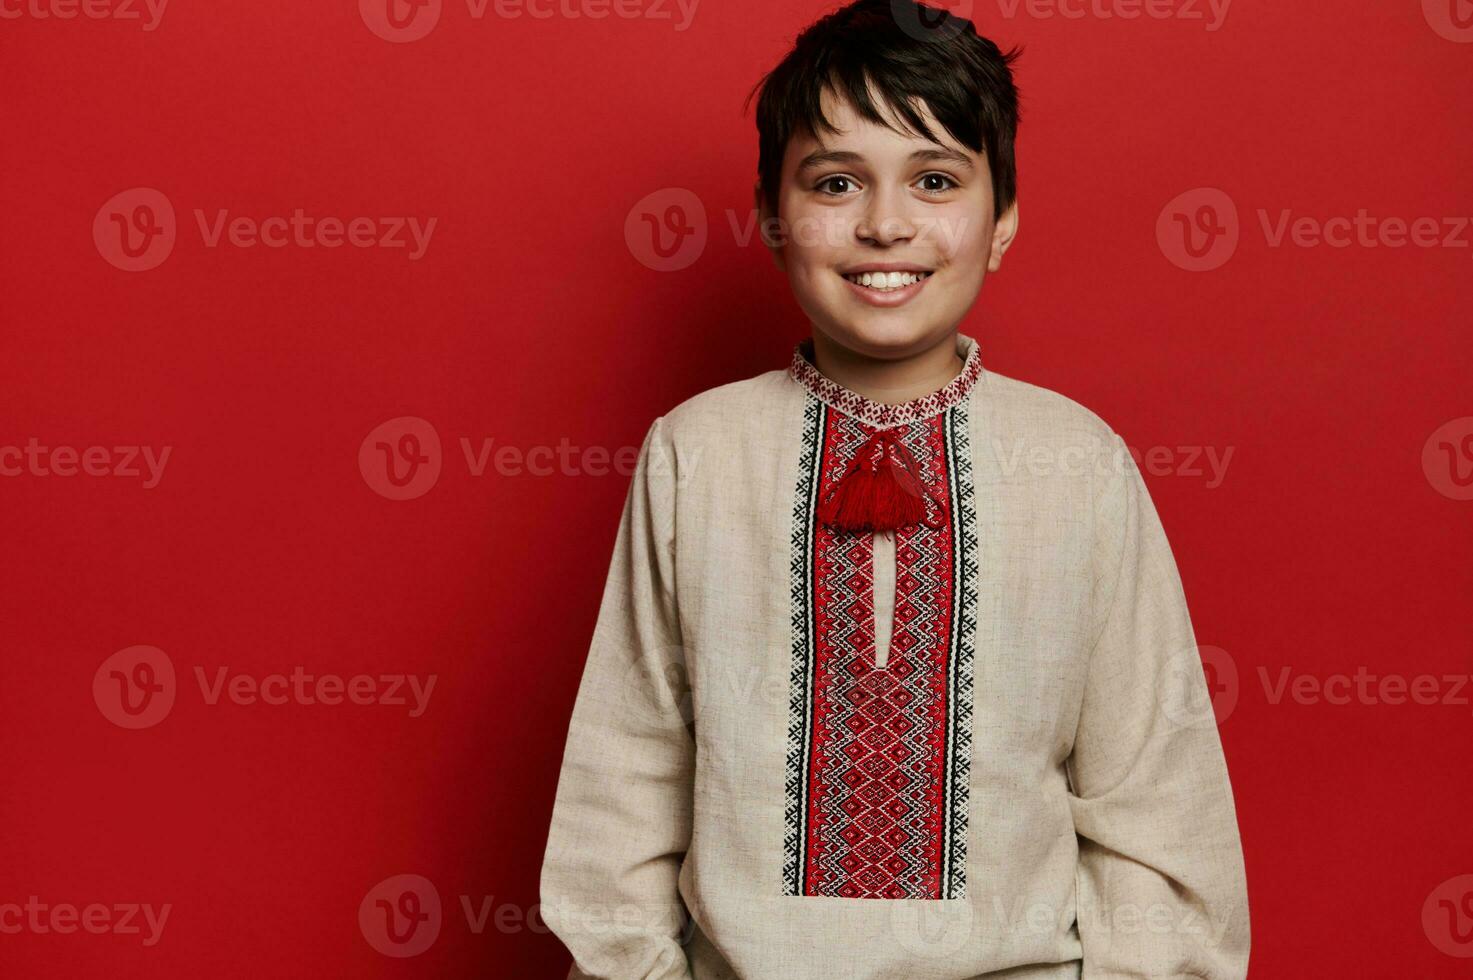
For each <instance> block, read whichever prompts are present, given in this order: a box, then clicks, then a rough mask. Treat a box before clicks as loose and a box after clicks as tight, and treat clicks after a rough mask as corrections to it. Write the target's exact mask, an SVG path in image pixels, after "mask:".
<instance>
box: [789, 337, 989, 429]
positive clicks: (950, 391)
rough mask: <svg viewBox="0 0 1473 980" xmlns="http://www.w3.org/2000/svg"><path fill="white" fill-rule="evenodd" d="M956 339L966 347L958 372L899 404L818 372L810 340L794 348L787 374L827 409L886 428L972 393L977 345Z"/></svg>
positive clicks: (979, 362) (979, 363)
mask: <svg viewBox="0 0 1473 980" xmlns="http://www.w3.org/2000/svg"><path fill="white" fill-rule="evenodd" d="M959 342H960V343H961V344H962V345H963V346H965V347H966V349H967V352H966V355H965V358H964V360H963V362H962V370H961V373H960V374H958V375H957V376H956V377H955V378H952V379H951V381H950V382H949V383H947V385H946V387H944V388H941V389H940V390H938V391H934V392H932V393H931V394H929V395H926V396H925V397H923V398H917V399H915V400H914V401H908V402H905V403H904V404H901V405H886V404H884V403H883V402H877V401H874V400H873V399H870V398H866V397H865V396H863V395H861V394H859V393H858V392H855V391H850V390H849V389H848V388H845V387H844V386H843V385H841V384H838V383H837V382H834V381H831V380H830V379H828V378H826V377H824V376H823V375H822V374H820V373H819V371H818V368H816V367H814V366H813V361H812V357H813V342H812V341H811V340H805V341H803V342H802V343H801V344H799V345H798V346H797V348H796V349H795V350H794V351H793V360H792V363H790V364H789V365H788V374H789V375H791V376H792V378H793V380H795V381H797V382H798V383H799V384H801V385H802V386H803V387H805V388H807V389H808V391H809V392H810V393H811V394H812V395H813V397H815V398H817V399H818V400H819V401H821V402H823V403H824V404H825V405H827V406H829V407H830V408H836V409H838V410H839V411H841V412H843V413H844V414H845V415H848V416H851V417H853V418H857V419H859V420H860V421H861V422H867V423H869V424H870V425H873V426H876V427H880V428H888V427H890V426H892V425H904V424H906V423H907V422H913V421H915V420H916V419H923V418H929V417H930V416H932V415H936V414H937V413H939V412H944V411H945V410H946V409H948V408H951V407H952V406H953V405H959V404H961V402H962V401H963V400H964V399H965V398H966V397H967V395H968V394H970V393H971V390H972V385H973V384H975V383H976V381H977V378H978V377H979V376H980V375H981V374H982V357H981V354H980V353H979V351H980V347H979V345H978V344H977V342H976V341H975V340H973V339H972V338H970V337H967V336H961V337H959Z"/></svg>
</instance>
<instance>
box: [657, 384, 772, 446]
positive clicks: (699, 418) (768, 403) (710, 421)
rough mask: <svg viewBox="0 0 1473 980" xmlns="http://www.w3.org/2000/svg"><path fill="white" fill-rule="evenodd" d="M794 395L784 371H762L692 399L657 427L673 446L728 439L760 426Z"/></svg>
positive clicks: (667, 415)
mask: <svg viewBox="0 0 1473 980" xmlns="http://www.w3.org/2000/svg"><path fill="white" fill-rule="evenodd" d="M794 392H795V386H794V385H793V384H792V382H791V381H790V380H789V378H788V377H787V373H786V372H785V371H780V370H773V371H764V372H762V373H761V374H757V375H753V376H752V377H750V378H744V379H742V380H740V381H732V382H729V383H727V384H724V385H717V386H716V387H715V388H708V389H706V390H705V391H702V392H699V393H697V394H695V395H692V396H691V397H689V398H687V399H686V400H685V401H683V402H680V403H679V404H678V405H676V406H675V407H673V408H671V409H670V410H669V411H667V412H666V413H665V414H664V415H662V416H661V417H660V418H659V419H658V420H657V424H658V425H659V426H660V427H661V428H662V429H663V430H664V432H665V434H666V435H667V437H668V438H669V439H671V440H672V441H675V442H683V441H688V440H699V439H702V438H703V437H706V436H710V435H716V434H724V435H725V438H727V439H729V438H731V436H732V435H733V434H734V433H739V432H740V431H741V430H742V429H743V428H745V427H747V426H751V425H760V424H762V420H763V419H764V418H765V417H769V416H770V415H771V413H772V412H773V411H774V410H778V409H779V408H780V407H781V406H782V405H784V404H785V403H786V402H787V401H788V400H790V399H791V398H792V397H793V396H794Z"/></svg>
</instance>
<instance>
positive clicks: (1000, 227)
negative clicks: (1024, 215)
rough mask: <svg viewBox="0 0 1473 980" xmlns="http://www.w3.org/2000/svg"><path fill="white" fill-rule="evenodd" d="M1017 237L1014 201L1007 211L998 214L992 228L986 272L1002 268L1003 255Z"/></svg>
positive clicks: (1015, 201) (1015, 204) (1016, 205)
mask: <svg viewBox="0 0 1473 980" xmlns="http://www.w3.org/2000/svg"><path fill="white" fill-rule="evenodd" d="M1017 235H1018V202H1017V200H1016V199H1014V201H1013V203H1012V204H1010V205H1008V209H1007V210H1006V211H1004V212H1003V213H1002V214H1000V215H999V216H998V218H997V222H996V223H995V224H994V225H993V226H992V251H991V252H990V253H989V254H988V256H987V271H988V272H996V271H997V270H998V269H999V268H1000V267H1001V266H1002V256H1003V253H1004V252H1006V251H1007V250H1008V246H1010V245H1012V244H1013V239H1014V238H1016V237H1017Z"/></svg>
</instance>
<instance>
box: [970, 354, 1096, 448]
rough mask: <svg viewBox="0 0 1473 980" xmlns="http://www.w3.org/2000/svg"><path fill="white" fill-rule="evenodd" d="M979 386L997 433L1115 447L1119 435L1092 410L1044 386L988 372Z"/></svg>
mask: <svg viewBox="0 0 1473 980" xmlns="http://www.w3.org/2000/svg"><path fill="white" fill-rule="evenodd" d="M977 388H978V393H979V397H980V398H981V399H983V400H984V406H983V407H984V409H985V411H986V413H987V416H988V422H989V424H990V427H991V428H992V429H993V431H994V435H997V436H1000V437H1003V438H1023V439H1028V440H1030V441H1033V440H1036V441H1038V442H1041V443H1044V444H1048V445H1057V446H1066V445H1097V444H1104V445H1105V446H1113V444H1114V442H1115V440H1116V439H1118V438H1119V436H1118V435H1116V433H1115V430H1114V429H1113V428H1111V426H1110V425H1109V423H1107V422H1106V421H1105V420H1104V419H1102V418H1101V417H1100V416H1099V415H1098V414H1096V413H1095V412H1094V411H1093V410H1091V409H1089V408H1086V407H1085V406H1084V405H1081V404H1080V403H1079V402H1077V401H1075V400H1074V399H1072V398H1070V397H1068V396H1067V395H1063V394H1060V393H1059V392H1057V391H1054V390H1052V389H1049V388H1045V387H1043V386H1041V385H1036V384H1031V383H1029V382H1027V381H1020V380H1018V379H1017V378H1010V377H1008V376H1007V375H1003V374H998V373H997V372H996V371H987V372H985V373H984V374H983V376H982V384H980V385H978V386H977Z"/></svg>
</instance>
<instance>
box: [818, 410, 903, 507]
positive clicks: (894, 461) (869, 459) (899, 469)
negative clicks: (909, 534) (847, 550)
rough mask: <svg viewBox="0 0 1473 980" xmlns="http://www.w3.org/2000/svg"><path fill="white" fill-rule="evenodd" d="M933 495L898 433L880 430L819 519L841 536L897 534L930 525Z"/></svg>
mask: <svg viewBox="0 0 1473 980" xmlns="http://www.w3.org/2000/svg"><path fill="white" fill-rule="evenodd" d="M930 495H931V492H930V490H929V488H928V487H927V486H926V484H925V482H924V481H923V480H922V479H921V475H920V465H919V464H918V463H916V460H915V457H914V456H912V455H911V454H910V451H909V450H908V449H906V448H905V446H904V445H903V444H902V443H901V441H900V434H899V432H898V431H897V430H895V429H881V430H879V431H877V432H875V434H874V435H872V436H870V437H869V439H868V440H866V441H865V444H864V445H863V446H861V447H859V452H858V453H857V454H856V455H855V457H854V459H853V460H851V461H850V463H849V469H848V471H847V472H845V474H844V476H843V478H842V479H841V480H840V481H839V483H838V485H836V486H835V487H834V489H833V490H832V491H830V493H829V495H828V497H827V498H826V499H825V500H824V501H823V502H822V503H821V504H820V505H819V508H818V516H819V519H820V520H822V521H823V522H824V523H825V524H827V525H829V526H830V527H832V528H834V529H835V530H839V531H895V530H899V529H900V528H903V527H910V526H912V525H915V524H922V523H925V522H926V511H927V508H926V501H927V498H928V497H929V496H930Z"/></svg>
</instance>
